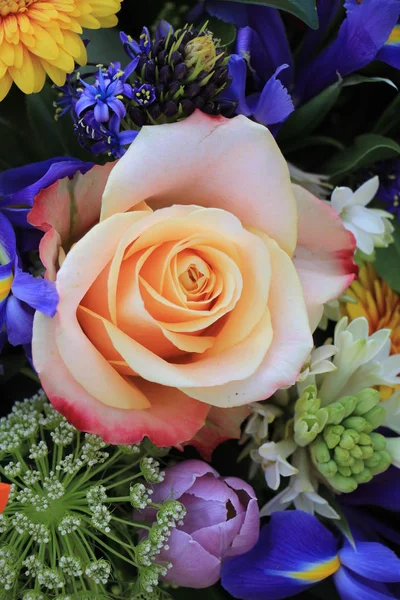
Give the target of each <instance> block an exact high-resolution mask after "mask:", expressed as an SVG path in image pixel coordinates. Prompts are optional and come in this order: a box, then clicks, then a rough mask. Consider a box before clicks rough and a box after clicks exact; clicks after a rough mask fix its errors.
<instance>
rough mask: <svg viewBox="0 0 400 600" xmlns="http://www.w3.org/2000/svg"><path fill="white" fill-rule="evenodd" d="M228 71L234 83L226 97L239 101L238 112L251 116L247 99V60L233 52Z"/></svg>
mask: <svg viewBox="0 0 400 600" xmlns="http://www.w3.org/2000/svg"><path fill="white" fill-rule="evenodd" d="M228 71H229V77H231V78H232V83H231V85H230V86H229V88H228V89H227V91H226V93H225V94H224V98H226V99H227V100H233V101H235V102H237V103H238V104H237V113H238V114H240V115H245V116H246V117H249V116H250V115H251V110H250V108H249V107H248V105H247V101H246V77H247V65H246V61H245V60H244V59H243V58H241V57H240V56H238V55H237V54H232V55H231V56H230V58H229V62H228Z"/></svg>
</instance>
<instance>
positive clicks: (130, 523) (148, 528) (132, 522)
mask: <svg viewBox="0 0 400 600" xmlns="http://www.w3.org/2000/svg"><path fill="white" fill-rule="evenodd" d="M111 518H112V520H113V521H117V523H122V524H123V525H127V526H128V527H138V528H139V529H147V530H148V531H150V529H151V527H148V526H147V525H143V523H135V521H126V520H125V519H120V518H119V517H114V515H113V516H112V517H111Z"/></svg>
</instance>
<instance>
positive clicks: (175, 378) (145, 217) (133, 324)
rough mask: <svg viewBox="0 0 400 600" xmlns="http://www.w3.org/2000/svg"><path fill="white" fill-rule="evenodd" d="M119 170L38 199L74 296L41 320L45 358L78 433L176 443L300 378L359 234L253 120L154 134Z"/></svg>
mask: <svg viewBox="0 0 400 600" xmlns="http://www.w3.org/2000/svg"><path fill="white" fill-rule="evenodd" d="M110 169H111V167H110V166H109V165H107V166H106V167H95V168H94V169H92V171H90V172H89V173H87V174H86V175H84V176H80V179H79V181H78V182H77V183H75V191H74V193H73V194H70V188H71V185H70V184H71V182H67V183H65V184H64V183H63V182H58V184H54V186H52V188H49V189H48V190H44V191H43V192H42V193H41V194H40V195H39V197H38V198H37V201H36V205H35V207H34V209H33V211H32V214H31V222H33V223H34V224H36V225H40V226H41V228H42V229H44V230H47V233H46V235H45V236H44V239H43V241H42V246H41V254H42V259H43V261H44V263H45V265H46V267H47V268H48V273H49V274H53V275H54V274H55V272H56V267H57V264H56V263H58V266H60V268H59V270H58V273H57V275H56V282H57V289H58V292H59V295H60V302H59V306H58V311H57V314H56V316H55V317H54V318H53V319H51V318H49V317H46V316H45V315H43V314H41V313H36V316H35V323H34V334H33V360H34V364H35V367H36V369H37V371H38V373H39V377H40V379H41V382H42V385H43V387H44V389H45V391H46V392H47V394H48V396H49V399H50V400H51V402H52V403H53V405H54V406H55V408H56V409H58V410H59V411H60V412H61V413H63V414H64V415H65V416H66V417H67V419H69V420H70V421H71V422H72V423H73V424H74V425H75V426H77V427H78V428H79V429H82V430H84V431H89V432H93V433H97V434H99V435H101V436H102V437H103V438H104V439H105V440H106V441H109V442H113V443H136V442H139V441H140V440H141V439H142V438H143V437H144V436H148V437H149V438H150V439H151V440H152V441H153V442H154V443H156V444H157V445H159V446H167V445H177V444H180V443H182V442H185V441H187V440H189V439H191V438H192V437H193V436H194V435H195V434H196V432H197V431H199V430H200V429H201V428H202V426H203V425H204V422H205V419H206V417H207V414H208V412H209V410H210V406H211V405H212V406H214V407H224V408H226V407H237V406H241V405H244V404H247V403H249V402H254V401H258V400H262V399H264V398H268V397H269V396H271V394H273V393H274V392H275V391H276V390H277V389H278V388H280V387H282V386H288V385H291V384H293V383H294V382H295V381H296V378H297V375H298V373H299V370H300V369H301V367H302V365H303V363H304V361H305V360H306V358H307V356H308V354H309V352H310V350H311V347H312V335H311V334H312V330H313V329H314V328H315V326H316V324H317V322H318V320H319V318H320V316H321V314H322V305H323V303H324V302H326V301H328V300H331V299H333V298H335V297H337V296H338V295H339V294H340V293H341V292H342V291H343V290H344V289H345V288H346V287H347V286H348V285H349V284H350V283H351V281H352V280H353V278H354V276H355V269H356V268H355V265H354V262H353V253H354V247H355V246H354V239H353V236H352V235H351V234H350V233H349V232H347V231H346V230H345V229H344V227H343V226H342V223H341V221H340V219H339V218H338V216H337V215H336V214H335V212H334V211H333V210H332V209H331V208H330V207H329V206H327V205H326V204H325V203H322V202H321V201H319V200H317V199H316V198H314V197H313V196H312V195H311V194H310V193H308V192H307V191H305V190H304V189H302V188H299V187H296V186H295V187H292V185H291V182H290V177H289V172H288V168H287V165H286V162H285V160H284V158H283V156H282V154H281V153H280V151H279V148H278V146H277V145H276V143H275V140H274V138H273V137H272V135H271V134H270V132H269V131H268V130H267V129H266V128H265V127H262V126H260V125H257V124H255V123H253V122H251V121H249V120H248V119H246V118H245V117H241V116H239V117H236V118H234V119H231V120H227V119H224V118H214V117H209V116H206V115H204V114H202V113H200V112H197V113H195V114H194V115H192V116H191V117H190V118H188V119H186V120H185V121H182V122H179V123H176V124H172V125H161V126H154V127H145V128H143V129H142V131H141V133H140V134H139V136H138V137H137V139H136V141H135V142H134V143H133V144H132V145H131V147H130V148H129V150H128V152H127V153H126V155H125V156H124V157H123V158H122V159H121V160H120V161H118V163H117V164H116V165H115V166H114V167H113V168H112V170H111V172H110V173H109V171H110ZM105 180H106V184H105V190H104V194H103V196H102V200H101V214H100V220H99V222H98V224H96V225H94V226H93V227H91V228H89V230H88V231H87V229H88V224H89V223H92V222H93V220H94V221H97V220H98V215H99V209H100V197H101V191H102V188H103V186H104V181H105ZM67 192H68V193H67ZM70 197H73V208H74V213H73V214H74V218H73V219H72V218H71V216H70V215H71V205H70V200H69V198H70ZM66 198H67V199H66ZM55 211H57V215H56V216H54V212H55ZM89 213H90V214H89ZM60 215H63V216H62V217H61V216H60ZM60 228H61V229H63V231H64V233H63V234H62V233H60ZM85 231H87V233H85V234H84V235H83V236H82V233H84V232H85ZM71 232H72V234H71ZM79 238H80V239H79ZM76 240H78V241H76ZM73 242H76V243H73ZM65 253H66V255H65Z"/></svg>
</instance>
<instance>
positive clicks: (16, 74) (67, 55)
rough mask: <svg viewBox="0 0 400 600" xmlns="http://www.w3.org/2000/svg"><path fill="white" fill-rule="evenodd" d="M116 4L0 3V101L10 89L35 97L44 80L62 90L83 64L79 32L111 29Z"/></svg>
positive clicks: (116, 0) (62, 0) (95, 0)
mask: <svg viewBox="0 0 400 600" xmlns="http://www.w3.org/2000/svg"><path fill="white" fill-rule="evenodd" d="M121 2H122V0H0V100H3V98H4V97H5V96H6V95H7V94H8V92H9V89H10V87H11V85H12V83H13V82H14V83H16V84H17V86H18V87H19V88H20V89H21V90H22V91H23V92H24V93H25V94H32V93H33V92H40V90H41V89H42V87H43V85H44V82H45V79H46V74H47V75H48V76H49V77H50V79H51V80H52V81H53V82H54V83H55V84H56V85H63V84H64V82H65V77H66V74H67V73H71V72H72V71H73V70H74V65H75V62H77V63H78V64H79V65H84V64H85V63H86V61H87V56H86V49H85V45H84V43H83V42H82V39H81V38H80V36H79V34H80V33H82V27H87V28H88V29H99V28H100V27H113V26H114V25H116V24H117V17H116V16H115V14H116V13H117V12H118V11H119V10H120V8H121Z"/></svg>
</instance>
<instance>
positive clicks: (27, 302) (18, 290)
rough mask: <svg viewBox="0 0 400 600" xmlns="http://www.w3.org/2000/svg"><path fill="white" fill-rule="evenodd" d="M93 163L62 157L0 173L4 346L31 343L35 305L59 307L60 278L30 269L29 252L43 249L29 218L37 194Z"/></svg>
mask: <svg viewBox="0 0 400 600" xmlns="http://www.w3.org/2000/svg"><path fill="white" fill-rule="evenodd" d="M92 166H93V165H92V163H84V162H81V161H79V160H76V159H73V158H66V157H58V158H53V159H50V160H46V161H42V162H38V163H32V164H30V165H26V166H24V167H18V168H16V169H10V170H8V171H4V172H3V173H1V174H0V350H1V348H2V347H3V345H4V343H5V341H6V339H7V338H8V340H9V342H10V343H11V344H13V345H19V344H29V343H30V341H31V338H32V324H33V315H34V312H35V310H40V311H42V312H44V313H45V314H47V315H49V316H52V315H54V313H55V311H56V308H57V303H58V295H57V291H56V288H55V285H54V283H53V282H50V281H47V280H45V279H42V278H41V277H37V278H36V277H33V275H31V274H30V273H29V272H27V271H25V270H24V264H23V257H24V253H25V252H26V251H28V250H35V249H36V250H37V248H38V245H39V241H40V238H41V235H42V234H41V232H39V231H38V230H37V229H36V228H34V227H32V226H31V225H30V224H29V222H28V220H27V216H28V213H29V211H30V210H31V208H32V206H33V202H34V198H35V196H36V195H37V194H38V193H39V192H40V190H41V189H44V188H46V187H48V186H50V185H52V184H53V183H54V182H55V181H57V180H58V179H62V178H63V177H72V176H73V175H74V174H75V173H76V171H78V170H80V171H81V172H82V173H85V172H86V171H88V170H89V169H90V168H91V167H92Z"/></svg>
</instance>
